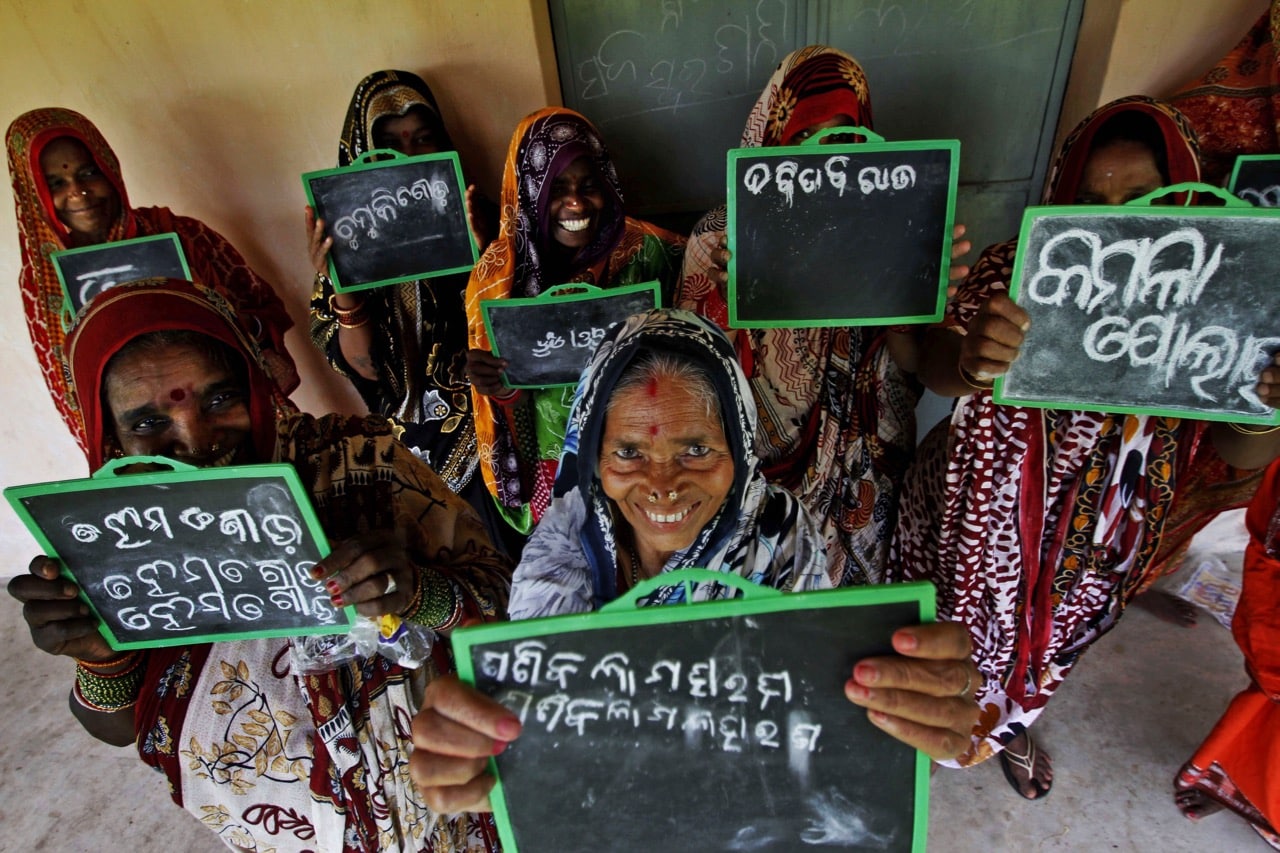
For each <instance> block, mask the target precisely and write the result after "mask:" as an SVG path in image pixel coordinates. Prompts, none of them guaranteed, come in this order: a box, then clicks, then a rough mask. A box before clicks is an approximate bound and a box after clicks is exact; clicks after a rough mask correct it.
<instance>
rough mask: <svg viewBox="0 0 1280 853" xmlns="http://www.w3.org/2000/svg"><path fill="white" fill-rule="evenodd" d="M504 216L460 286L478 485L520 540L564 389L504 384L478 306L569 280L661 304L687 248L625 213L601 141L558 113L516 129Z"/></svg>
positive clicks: (559, 420)
mask: <svg viewBox="0 0 1280 853" xmlns="http://www.w3.org/2000/svg"><path fill="white" fill-rule="evenodd" d="M501 209H502V219H501V221H500V223H499V233H498V238H497V239H496V240H495V241H494V242H493V244H492V245H490V246H489V249H488V251H486V252H485V253H484V256H483V257H481V258H480V263H479V264H478V265H477V266H476V268H475V270H474V271H473V272H472V274H471V281H470V282H469V283H468V284H467V324H468V327H469V329H470V347H471V349H470V351H469V352H468V354H467V369H468V371H469V373H470V375H471V382H472V391H473V392H474V393H473V397H474V400H475V407H476V408H475V411H476V415H475V417H476V436H477V438H478V440H479V444H480V466H481V472H482V473H483V474H484V481H485V485H486V486H487V487H488V489H489V492H490V494H491V495H492V496H493V498H494V500H495V501H496V502H497V505H498V507H499V508H500V509H501V511H502V513H503V514H504V516H505V517H506V519H507V521H508V522H509V523H510V524H511V525H512V526H513V527H515V528H516V529H517V530H518V531H520V532H521V533H528V532H529V530H530V529H531V527H532V525H533V524H535V523H536V522H537V521H538V519H539V518H541V517H542V513H543V511H544V510H546V508H547V504H548V503H549V502H550V500H551V485H552V482H553V481H554V479H555V475H556V465H557V462H558V460H559V458H560V449H561V446H562V444H563V443H564V429H565V422H566V420H567V419H568V413H569V404H570V402H571V401H572V395H573V389H571V388H565V389H561V388H549V389H545V390H536V391H520V390H515V391H513V390H511V389H509V388H507V387H506V386H505V385H503V383H502V376H501V371H502V369H503V368H505V367H506V362H505V361H504V360H502V359H499V358H498V357H496V356H495V355H493V353H492V352H491V347H492V345H491V344H490V342H489V337H488V333H487V332H486V330H485V325H484V317H483V314H482V312H481V310H480V302H481V301H482V300H485V299H507V298H511V297H529V296H537V295H538V294H540V293H543V292H544V291H546V290H548V289H549V288H552V287H554V286H556V285H559V284H565V283H567V282H581V283H585V284H590V285H594V286H596V287H601V288H607V287H614V286H616V285H623V284H636V283H639V282H646V281H654V280H655V279H656V280H657V281H659V282H661V285H662V297H663V303H664V304H667V303H668V302H669V300H670V298H671V293H672V290H673V289H674V286H675V280H676V275H677V273H678V271H679V269H680V258H681V253H682V252H683V251H684V240H683V239H682V238H680V237H677V236H676V235H674V234H671V233H669V232H667V231H664V230H662V229H661V228H658V227H656V226H654V225H650V224H648V223H646V222H641V221H639V220H636V219H632V218H630V217H628V216H627V215H626V213H625V212H624V210H623V204H622V190H621V188H620V187H619V186H618V176H617V173H616V172H615V171H614V168H613V162H612V161H611V160H610V159H609V154H608V151H606V150H605V147H604V142H603V141H602V140H601V139H600V135H599V134H598V133H597V132H596V129H595V128H594V127H592V126H591V123H590V122H588V121H587V120H586V119H585V118H583V117H582V116H581V115H579V114H578V113H575V112H573V111H572V110H567V109H562V108H560V107H547V108H545V109H541V110H538V111H537V112H535V113H533V114H532V115H529V116H527V117H526V118H525V119H524V120H523V121H521V122H520V124H519V126H518V127H517V128H516V132H515V134H514V135H513V136H512V137H511V146H510V147H509V148H508V150H507V162H506V167H505V168H504V170H503V174H502V204H501Z"/></svg>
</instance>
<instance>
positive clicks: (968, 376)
mask: <svg viewBox="0 0 1280 853" xmlns="http://www.w3.org/2000/svg"><path fill="white" fill-rule="evenodd" d="M956 370H958V371H959V372H960V379H961V381H962V382H964V384H965V385H968V386H969V387H970V388H973V389H975V390H978V391H990V390H991V389H992V388H994V387H995V384H996V383H995V380H994V379H988V380H987V381H986V382H985V383H984V382H981V381H979V380H978V377H976V376H974V375H973V374H972V373H970V372H969V371H967V370H965V369H964V367H963V366H962V365H961V364H960V362H958V361H957V362H956Z"/></svg>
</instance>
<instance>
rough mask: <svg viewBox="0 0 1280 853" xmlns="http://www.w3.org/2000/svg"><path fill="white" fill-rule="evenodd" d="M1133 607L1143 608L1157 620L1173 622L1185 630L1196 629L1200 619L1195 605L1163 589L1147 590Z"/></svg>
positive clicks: (1136, 600) (1135, 600) (1134, 601)
mask: <svg viewBox="0 0 1280 853" xmlns="http://www.w3.org/2000/svg"><path fill="white" fill-rule="evenodd" d="M1133 605H1134V606H1135V607H1141V608H1142V609H1143V610H1145V611H1147V612H1148V613H1150V614H1151V615H1152V616H1155V617H1156V618H1157V619H1163V620H1164V621H1165V622H1172V623H1173V624H1174V625H1180V626H1182V627H1183V628H1194V627H1195V624H1196V622H1197V620H1198V619H1199V614H1198V613H1197V609H1196V606H1195V605H1194V604H1192V603H1191V602H1190V601H1187V600H1186V599H1185V598H1179V597H1178V596H1176V595H1174V594H1173V593H1171V592H1165V591H1164V590H1162V589H1149V590H1147V591H1146V592H1144V593H1143V594H1142V595H1140V596H1138V597H1137V598H1135V599H1134V600H1133Z"/></svg>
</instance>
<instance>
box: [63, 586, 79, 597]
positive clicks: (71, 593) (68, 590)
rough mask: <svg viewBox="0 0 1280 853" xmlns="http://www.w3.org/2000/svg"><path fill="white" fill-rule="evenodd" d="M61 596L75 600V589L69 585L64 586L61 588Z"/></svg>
mask: <svg viewBox="0 0 1280 853" xmlns="http://www.w3.org/2000/svg"><path fill="white" fill-rule="evenodd" d="M62 594H63V595H64V596H65V597H67V598H75V595H76V588H75V587H74V586H72V585H71V584H66V585H64V586H63V587H62Z"/></svg>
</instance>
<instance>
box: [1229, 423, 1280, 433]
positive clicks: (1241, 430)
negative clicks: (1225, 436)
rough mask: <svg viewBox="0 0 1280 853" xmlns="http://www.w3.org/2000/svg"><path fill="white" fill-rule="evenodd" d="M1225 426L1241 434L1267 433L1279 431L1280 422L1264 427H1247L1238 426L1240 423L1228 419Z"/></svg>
mask: <svg viewBox="0 0 1280 853" xmlns="http://www.w3.org/2000/svg"><path fill="white" fill-rule="evenodd" d="M1227 426H1229V427H1231V428H1232V429H1233V430H1235V431H1236V432H1238V433H1240V434H1241V435H1269V434H1271V433H1273V432H1280V424H1277V425H1276V426H1272V427H1264V428H1263V429H1249V428H1247V427H1242V426H1240V424H1237V423H1232V422H1230V421H1228V422H1227Z"/></svg>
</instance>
